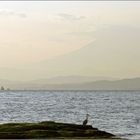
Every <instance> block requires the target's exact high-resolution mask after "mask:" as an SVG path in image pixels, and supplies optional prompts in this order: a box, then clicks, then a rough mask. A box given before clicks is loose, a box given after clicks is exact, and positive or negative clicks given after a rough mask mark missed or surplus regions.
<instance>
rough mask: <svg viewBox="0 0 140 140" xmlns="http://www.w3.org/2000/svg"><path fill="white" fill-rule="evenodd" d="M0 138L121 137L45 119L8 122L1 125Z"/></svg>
mask: <svg viewBox="0 0 140 140" xmlns="http://www.w3.org/2000/svg"><path fill="white" fill-rule="evenodd" d="M0 139H106V140H110V139H119V138H116V137H115V135H113V134H111V133H108V132H105V131H101V130H98V129H97V128H93V127H92V126H91V125H86V126H83V125H78V124H69V123H57V122H53V121H45V122H38V123H8V124H1V125H0Z"/></svg>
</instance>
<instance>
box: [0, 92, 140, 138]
mask: <svg viewBox="0 0 140 140" xmlns="http://www.w3.org/2000/svg"><path fill="white" fill-rule="evenodd" d="M87 113H88V114H90V117H89V124H91V125H92V126H93V127H97V128H99V129H101V130H105V131H108V132H111V133H113V134H116V135H118V136H120V137H123V138H128V139H133V140H140V91H1V92H0V123H9V122H38V121H48V120H53V121H58V122H69V123H77V124H82V121H83V120H84V119H85V116H86V114H87Z"/></svg>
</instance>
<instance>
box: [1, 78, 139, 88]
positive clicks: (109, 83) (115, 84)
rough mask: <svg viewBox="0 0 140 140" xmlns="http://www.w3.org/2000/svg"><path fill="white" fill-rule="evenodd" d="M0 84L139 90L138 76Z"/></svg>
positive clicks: (7, 85)
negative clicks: (120, 78) (72, 81)
mask: <svg viewBox="0 0 140 140" xmlns="http://www.w3.org/2000/svg"><path fill="white" fill-rule="evenodd" d="M0 85H1V86H6V87H8V88H10V89H18V90H24V89H25V90H140V78H139V77H138V78H131V79H122V80H98V81H93V82H91V81H89V82H84V83H82V82H81V83H80V82H79V83H63V84H62V83H57V84H56V83H55V84H49V83H46V82H44V83H36V82H35V81H34V82H33V81H32V82H31V81H25V82H19V81H3V83H2V82H1V81H0Z"/></svg>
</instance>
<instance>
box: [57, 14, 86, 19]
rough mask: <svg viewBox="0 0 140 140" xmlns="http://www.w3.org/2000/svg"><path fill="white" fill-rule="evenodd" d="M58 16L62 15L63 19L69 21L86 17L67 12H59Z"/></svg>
mask: <svg viewBox="0 0 140 140" xmlns="http://www.w3.org/2000/svg"><path fill="white" fill-rule="evenodd" d="M57 16H58V17H60V18H61V19H64V20H69V21H71V20H73V21H77V20H82V19H85V18H86V17H84V16H75V15H71V14H65V13H59V14H57Z"/></svg>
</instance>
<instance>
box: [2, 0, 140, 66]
mask: <svg viewBox="0 0 140 140" xmlns="http://www.w3.org/2000/svg"><path fill="white" fill-rule="evenodd" d="M112 26H117V27H120V29H121V28H122V27H127V28H128V29H129V28H130V29H131V30H133V29H134V31H135V30H137V29H139V28H140V2H139V1H135V2H133V1H125V2H121V1H116V2H115V1H113V2H110V1H109V2H107V1H105V2H103V1H99V2H97V1H77V2H76V1H58V2H56V1H52V2H50V1H40V2H39V1H29V2H28V1H11V2H10V1H6V2H4V1H1V2H0V64H1V67H17V66H18V65H19V64H20V65H22V64H30V63H35V62H40V61H42V60H47V59H50V58H55V57H56V56H58V55H61V54H67V53H69V52H72V51H74V50H77V49H79V48H82V47H84V46H86V45H87V44H89V43H91V42H93V41H94V40H96V39H98V38H97V36H94V33H95V32H96V33H97V34H98V31H100V30H101V29H102V28H106V27H112ZM136 36H137V37H139V34H138V35H136ZM112 38H113V34H112ZM114 38H115V36H114ZM123 38H124V40H125V36H123ZM137 43H139V45H140V42H137ZM121 49H122V50H127V46H121V47H120V50H121ZM101 50H102V49H101ZM137 51H140V49H139V48H138V49H137ZM126 55H128V54H126ZM120 57H121V56H120ZM115 61H116V60H115Z"/></svg>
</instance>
